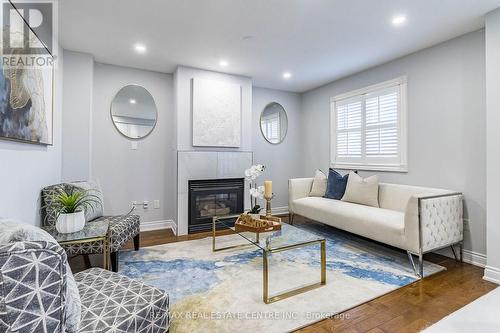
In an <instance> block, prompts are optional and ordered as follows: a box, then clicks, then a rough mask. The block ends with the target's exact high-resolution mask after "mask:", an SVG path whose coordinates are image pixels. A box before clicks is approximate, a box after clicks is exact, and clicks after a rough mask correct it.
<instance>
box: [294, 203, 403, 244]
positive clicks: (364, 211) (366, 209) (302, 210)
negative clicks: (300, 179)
mask: <svg viewBox="0 0 500 333" xmlns="http://www.w3.org/2000/svg"><path fill="white" fill-rule="evenodd" d="M293 207H294V208H293V209H294V213H296V214H298V215H302V216H307V217H308V218H310V219H312V220H315V221H318V222H321V223H325V224H328V225H331V226H334V227H336V228H339V229H342V230H345V231H348V232H352V233H355V234H358V235H361V236H364V237H367V238H370V239H374V240H377V241H379V242H383V243H386V244H390V245H393V246H396V247H401V246H402V245H403V244H404V213H402V212H398V211H393V210H388V209H382V208H375V207H370V206H365V205H359V204H355V203H350V202H346V201H341V200H331V199H327V198H317V197H306V198H301V199H296V200H294V201H293Z"/></svg>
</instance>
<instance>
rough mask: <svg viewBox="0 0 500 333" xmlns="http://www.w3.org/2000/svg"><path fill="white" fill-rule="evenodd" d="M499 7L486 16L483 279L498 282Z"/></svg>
mask: <svg viewBox="0 0 500 333" xmlns="http://www.w3.org/2000/svg"><path fill="white" fill-rule="evenodd" d="M499 59H500V9H497V10H495V11H493V12H491V13H489V14H488V15H487V16H486V69H487V71H486V120H487V121H486V124H487V125H486V147H487V149H486V154H487V160H486V176H487V179H488V182H487V185H486V194H487V199H488V201H487V220H488V225H487V253H488V262H487V267H486V270H485V276H484V278H485V279H487V280H489V281H493V282H496V283H500V204H499V202H500V178H499V177H498V172H499V170H500V125H499V124H500V93H499V87H500V62H499Z"/></svg>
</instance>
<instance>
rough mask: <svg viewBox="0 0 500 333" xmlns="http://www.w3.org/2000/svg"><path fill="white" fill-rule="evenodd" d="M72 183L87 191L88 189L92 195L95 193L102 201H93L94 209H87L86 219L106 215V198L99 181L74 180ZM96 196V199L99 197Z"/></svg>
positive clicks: (89, 219)
mask: <svg viewBox="0 0 500 333" xmlns="http://www.w3.org/2000/svg"><path fill="white" fill-rule="evenodd" d="M71 185H74V186H76V187H79V188H81V189H83V190H85V191H88V192H87V193H88V194H90V195H95V196H96V197H97V198H98V199H99V201H100V202H101V203H100V204H99V203H97V202H94V203H91V206H92V208H93V209H92V210H86V211H85V221H87V222H88V221H92V220H95V219H96V218H99V217H101V216H103V215H104V213H103V212H104V198H103V196H102V191H101V186H99V183H97V182H93V181H89V182H72V183H71ZM97 198H96V199H97Z"/></svg>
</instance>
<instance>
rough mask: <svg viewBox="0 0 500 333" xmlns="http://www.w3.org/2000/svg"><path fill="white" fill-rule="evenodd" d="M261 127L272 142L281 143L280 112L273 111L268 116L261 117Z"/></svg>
mask: <svg viewBox="0 0 500 333" xmlns="http://www.w3.org/2000/svg"><path fill="white" fill-rule="evenodd" d="M261 128H262V131H263V132H264V136H265V137H266V138H267V140H269V142H271V143H279V142H280V140H281V138H280V133H281V130H280V114H279V113H273V114H270V115H268V116H263V117H262V119H261Z"/></svg>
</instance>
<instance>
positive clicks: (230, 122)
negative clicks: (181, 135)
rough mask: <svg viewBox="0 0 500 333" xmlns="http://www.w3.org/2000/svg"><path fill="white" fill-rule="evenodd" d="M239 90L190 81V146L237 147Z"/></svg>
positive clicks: (228, 85)
mask: <svg viewBox="0 0 500 333" xmlns="http://www.w3.org/2000/svg"><path fill="white" fill-rule="evenodd" d="M240 142H241V86H240V85H238V84H235V83H230V82H222V81H215V80H207V79H200V78H194V79H193V146H197V147H232V148H237V147H240Z"/></svg>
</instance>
